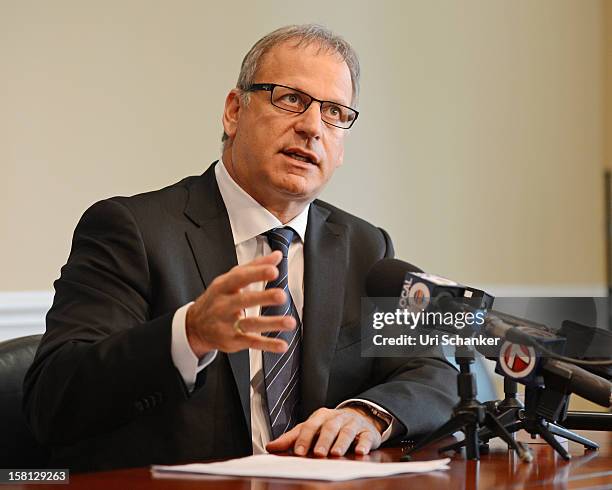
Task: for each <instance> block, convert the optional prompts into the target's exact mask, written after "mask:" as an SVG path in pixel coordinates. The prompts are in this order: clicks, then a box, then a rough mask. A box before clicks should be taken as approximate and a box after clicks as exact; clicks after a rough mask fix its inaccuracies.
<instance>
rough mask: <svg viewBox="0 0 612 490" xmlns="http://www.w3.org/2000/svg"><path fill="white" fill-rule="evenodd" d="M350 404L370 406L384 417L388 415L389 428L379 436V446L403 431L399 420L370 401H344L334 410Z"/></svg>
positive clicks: (360, 399)
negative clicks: (389, 418)
mask: <svg viewBox="0 0 612 490" xmlns="http://www.w3.org/2000/svg"><path fill="white" fill-rule="evenodd" d="M351 403H365V404H366V405H370V406H371V407H373V408H375V409H376V410H378V411H379V412H383V413H384V414H385V415H388V416H389V417H391V423H390V424H389V427H387V428H386V429H385V431H384V432H383V433H382V434H381V435H380V442H381V444H382V443H383V442H387V441H388V440H389V439H392V438H394V437H396V436H398V435H400V434H401V433H402V432H404V431H405V429H404V424H402V423H401V422H400V421H399V420H397V419H396V418H395V417H394V416H393V415H392V414H390V413H389V412H388V411H387V410H385V409H384V408H383V407H381V406H380V405H377V404H376V403H374V402H371V401H370V400H364V399H363V398H351V399H350V400H346V401H344V402H342V403H340V404H339V405H338V406H337V407H336V409H338V408H342V407H346V406H347V405H350V404H351Z"/></svg>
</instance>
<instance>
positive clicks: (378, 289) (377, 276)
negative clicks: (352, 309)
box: [366, 259, 423, 298]
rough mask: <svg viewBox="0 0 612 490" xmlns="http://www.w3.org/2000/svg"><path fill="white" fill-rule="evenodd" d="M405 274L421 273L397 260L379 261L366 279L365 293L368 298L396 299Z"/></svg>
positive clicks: (419, 270)
mask: <svg viewBox="0 0 612 490" xmlns="http://www.w3.org/2000/svg"><path fill="white" fill-rule="evenodd" d="M407 272H423V271H422V270H421V269H419V268H418V267H417V266H415V265H412V264H409V263H408V262H404V261H403V260H398V259H381V260H379V261H378V262H376V263H375V264H374V265H373V266H372V268H371V269H370V271H369V272H368V275H367V277H366V292H367V294H368V296H369V297H370V298H397V297H399V295H400V292H401V290H402V287H403V285H404V278H405V277H406V273H407Z"/></svg>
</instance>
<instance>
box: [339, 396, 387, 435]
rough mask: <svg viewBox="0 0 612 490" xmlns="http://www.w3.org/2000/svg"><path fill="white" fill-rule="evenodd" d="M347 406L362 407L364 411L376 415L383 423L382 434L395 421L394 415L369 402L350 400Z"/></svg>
mask: <svg viewBox="0 0 612 490" xmlns="http://www.w3.org/2000/svg"><path fill="white" fill-rule="evenodd" d="M345 406H346V407H358V408H361V409H362V410H363V411H365V412H367V413H368V414H369V415H371V416H372V417H374V418H375V419H376V420H379V421H380V422H381V423H382V429H381V431H380V433H381V434H382V433H383V432H384V431H386V430H387V429H388V428H389V426H390V425H391V422H392V421H393V417H392V416H391V415H389V414H388V413H386V412H383V411H382V410H379V409H378V408H376V407H374V406H372V405H370V404H369V403H364V402H350V403H348V404H347V405H345Z"/></svg>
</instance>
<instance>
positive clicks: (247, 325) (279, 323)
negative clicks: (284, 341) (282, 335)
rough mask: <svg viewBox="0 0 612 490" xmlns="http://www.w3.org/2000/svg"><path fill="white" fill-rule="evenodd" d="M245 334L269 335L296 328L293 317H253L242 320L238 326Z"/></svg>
mask: <svg viewBox="0 0 612 490" xmlns="http://www.w3.org/2000/svg"><path fill="white" fill-rule="evenodd" d="M238 325H239V326H240V328H241V330H242V331H243V332H244V333H268V332H284V331H290V330H293V329H294V328H295V326H296V321H295V318H294V317H292V316H251V317H247V318H242V319H241V320H240V323H239V324H238Z"/></svg>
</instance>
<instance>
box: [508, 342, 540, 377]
mask: <svg viewBox="0 0 612 490" xmlns="http://www.w3.org/2000/svg"><path fill="white" fill-rule="evenodd" d="M535 364H536V353H535V350H534V348H533V347H529V346H526V345H521V344H513V343H512V342H508V341H506V342H504V343H503V344H502V346H501V349H500V351H499V365H500V366H501V368H502V370H503V371H504V373H506V374H507V375H508V376H510V377H511V378H517V379H518V378H525V377H526V376H529V374H530V373H531V371H533V369H534V367H535Z"/></svg>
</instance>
